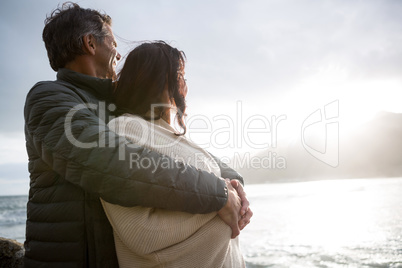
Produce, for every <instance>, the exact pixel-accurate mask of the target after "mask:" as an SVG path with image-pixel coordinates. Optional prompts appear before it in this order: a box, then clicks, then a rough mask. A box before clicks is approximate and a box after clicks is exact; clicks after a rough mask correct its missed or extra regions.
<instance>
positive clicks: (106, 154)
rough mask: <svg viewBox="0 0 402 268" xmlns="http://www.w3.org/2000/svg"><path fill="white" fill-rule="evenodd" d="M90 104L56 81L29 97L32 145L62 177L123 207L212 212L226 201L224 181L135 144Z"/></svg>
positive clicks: (37, 87)
mask: <svg viewBox="0 0 402 268" xmlns="http://www.w3.org/2000/svg"><path fill="white" fill-rule="evenodd" d="M85 102H86V100H85V97H84V96H82V92H77V91H74V90H71V89H70V88H66V87H65V86H63V85H59V84H55V83H52V82H50V83H46V82H42V83H38V84H37V85H35V86H34V87H33V88H32V89H31V91H30V92H29V93H28V96H27V100H26V104H25V108H24V117H25V124H26V125H25V128H26V133H27V136H28V138H27V143H28V142H30V143H31V144H30V146H31V147H32V148H33V150H35V152H36V154H37V155H38V157H40V158H41V159H42V160H43V161H44V162H45V164H46V165H48V166H49V167H50V168H51V169H52V170H54V171H55V172H56V173H58V174H59V175H60V176H61V177H62V178H64V179H66V180H68V181H70V182H71V183H73V184H75V185H77V186H79V187H81V188H83V189H84V190H85V191H88V192H91V193H95V194H98V195H99V196H100V197H101V198H102V199H104V200H105V201H107V202H109V203H112V204H118V205H121V206H135V205H142V206H148V207H155V208H166V209H170V210H178V211H184V212H190V213H209V212H212V211H217V210H219V209H220V208H222V207H223V206H224V205H225V203H226V201H227V189H226V187H225V183H224V181H223V180H221V179H219V178H217V177H216V176H215V175H213V174H210V173H208V172H205V171H201V170H198V169H195V168H193V167H192V166H188V165H185V164H183V163H181V162H175V161H174V160H173V159H172V158H170V157H168V156H164V155H160V154H158V153H155V152H152V151H150V150H148V149H144V148H143V147H139V146H136V145H135V144H130V143H129V142H128V141H126V140H125V139H124V138H122V137H120V136H118V135H116V134H115V133H114V132H112V131H110V130H109V129H108V128H107V126H106V123H105V122H104V121H102V120H101V119H100V118H99V116H98V114H97V112H96V109H97V108H98V107H97V106H96V104H91V105H86V104H85Z"/></svg>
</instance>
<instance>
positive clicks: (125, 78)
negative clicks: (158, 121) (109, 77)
mask: <svg viewBox="0 0 402 268" xmlns="http://www.w3.org/2000/svg"><path fill="white" fill-rule="evenodd" d="M184 63H185V54H184V52H183V51H179V50H178V49H176V48H173V47H171V46H170V45H168V44H166V43H165V42H163V41H156V42H151V43H143V44H141V45H139V46H137V47H136V48H134V49H133V50H132V51H131V52H130V53H129V54H128V55H127V58H126V61H125V63H124V66H123V68H122V70H121V71H120V72H119V74H118V76H117V77H118V80H117V82H116V87H115V90H114V101H115V103H116V105H117V107H118V109H119V112H120V113H124V112H127V113H131V114H136V115H139V116H142V117H146V116H145V115H146V113H147V112H149V111H150V110H151V105H152V104H154V105H155V104H160V103H161V100H162V95H163V91H164V89H165V85H167V87H168V94H169V99H170V101H171V102H172V103H173V101H174V103H175V104H176V107H177V113H176V119H177V122H178V124H179V126H180V127H181V128H183V133H181V134H179V135H184V134H185V133H186V126H185V124H184V121H183V119H184V118H183V117H184V115H185V110H186V100H185V97H184V92H181V91H180V81H179V78H180V75H181V74H179V70H180V69H181V68H184ZM181 78H182V77H181ZM182 82H183V83H185V82H184V81H182ZM153 109H154V111H153V112H154V113H155V115H156V116H157V117H159V118H160V117H161V116H162V114H163V112H164V111H165V109H166V107H159V108H158V107H157V108H153Z"/></svg>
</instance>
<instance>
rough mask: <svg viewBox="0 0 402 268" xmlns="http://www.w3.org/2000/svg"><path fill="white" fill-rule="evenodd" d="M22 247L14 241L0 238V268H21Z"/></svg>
mask: <svg viewBox="0 0 402 268" xmlns="http://www.w3.org/2000/svg"><path fill="white" fill-rule="evenodd" d="M23 257H24V245H23V244H21V243H19V242H17V241H16V240H12V239H8V238H4V237H0V267H9V268H14V267H15V268H20V267H21V268H22V267H23Z"/></svg>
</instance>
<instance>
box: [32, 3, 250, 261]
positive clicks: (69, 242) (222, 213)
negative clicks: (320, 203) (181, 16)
mask: <svg viewBox="0 0 402 268" xmlns="http://www.w3.org/2000/svg"><path fill="white" fill-rule="evenodd" d="M43 40H44V42H45V46H46V50H47V53H48V57H49V61H50V65H51V67H52V68H53V70H55V71H56V72H57V80H56V81H47V82H39V83H37V84H36V85H35V86H34V87H33V88H32V89H31V90H30V92H29V93H28V95H27V99H26V104H25V109H24V117H25V136H26V146H27V152H28V156H29V172H30V181H31V182H30V191H29V201H28V204H27V216H28V217H27V226H26V241H25V259H24V265H25V267H119V266H120V267H244V266H245V263H244V260H243V257H242V254H241V251H240V248H239V241H238V235H239V234H240V230H241V229H243V228H244V227H245V226H246V225H247V224H248V223H249V221H250V218H251V217H252V214H253V213H252V211H251V209H250V208H249V202H248V200H247V198H246V194H245V192H244V190H243V186H242V184H243V179H242V177H241V176H240V175H239V174H238V173H237V172H236V171H234V170H233V169H231V168H229V167H228V166H227V165H225V164H224V163H222V162H220V161H219V159H217V158H216V157H214V156H213V155H211V154H210V153H208V152H207V151H205V150H204V149H202V148H200V147H199V146H197V145H196V144H194V143H193V142H192V141H191V140H189V139H187V138H186V137H185V136H184V134H185V132H186V125H185V121H184V116H185V110H186V95H187V85H186V80H185V78H184V77H185V62H186V58H185V55H184V53H183V52H182V51H179V50H178V49H176V48H174V47H171V46H170V45H168V44H166V43H165V42H162V41H158V42H148V43H143V44H141V45H139V46H137V47H136V48H134V49H133V50H132V51H131V52H130V53H129V54H128V55H127V57H126V61H125V63H124V66H123V68H122V69H121V71H120V72H119V74H118V75H117V76H116V74H115V66H116V64H117V61H118V60H120V58H121V56H120V54H119V53H118V52H117V50H116V46H117V44H116V41H115V38H114V36H113V32H112V29H111V18H110V17H109V16H108V15H106V14H101V13H99V12H98V11H95V10H91V9H83V8H81V7H79V6H78V5H77V4H73V3H68V4H64V5H63V6H62V7H61V8H58V9H56V10H55V11H54V12H53V13H52V14H51V15H50V16H49V17H48V18H47V20H46V25H45V28H44V30H43ZM114 105H116V107H117V109H112V108H113V107H115V106H114ZM100 107H108V108H107V109H103V110H102V109H100ZM111 110H114V111H113V114H108V115H107V116H106V117H105V116H101V114H103V113H107V112H110V111H111ZM115 116H116V118H114V119H113V120H111V121H110V122H105V120H104V118H113V117H115ZM175 123H176V124H177V125H178V128H175V127H173V126H174V125H175ZM132 155H135V156H136V161H138V163H141V160H144V159H146V160H147V165H146V166H144V165H133V164H132V163H130V161H129V160H130V157H132ZM160 163H167V165H160Z"/></svg>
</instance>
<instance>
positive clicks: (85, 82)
mask: <svg viewBox="0 0 402 268" xmlns="http://www.w3.org/2000/svg"><path fill="white" fill-rule="evenodd" d="M57 80H61V81H65V82H68V83H70V84H72V85H73V86H75V87H77V88H80V89H83V90H85V91H89V92H91V93H93V94H94V95H96V96H97V97H98V98H100V99H104V100H107V99H110V97H111V95H112V80H111V79H100V78H97V77H93V76H89V75H85V74H82V73H78V72H74V71H72V70H69V69H59V71H58V72H57Z"/></svg>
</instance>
